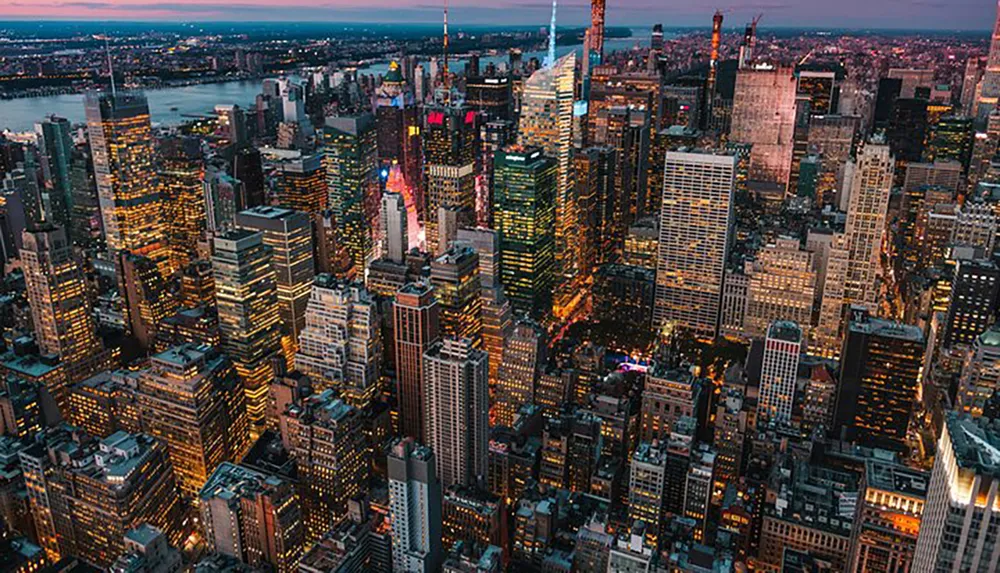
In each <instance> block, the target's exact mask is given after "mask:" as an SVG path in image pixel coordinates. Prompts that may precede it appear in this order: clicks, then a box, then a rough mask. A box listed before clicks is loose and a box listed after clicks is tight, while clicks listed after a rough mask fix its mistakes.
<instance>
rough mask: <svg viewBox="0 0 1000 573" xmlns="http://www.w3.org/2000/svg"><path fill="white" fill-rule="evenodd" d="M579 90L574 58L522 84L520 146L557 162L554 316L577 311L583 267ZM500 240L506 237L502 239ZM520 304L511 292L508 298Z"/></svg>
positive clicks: (573, 55) (570, 56)
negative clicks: (576, 119) (577, 187)
mask: <svg viewBox="0 0 1000 573" xmlns="http://www.w3.org/2000/svg"><path fill="white" fill-rule="evenodd" d="M575 86H576V52H575V51H574V52H570V53H569V54H567V55H565V56H563V57H562V58H560V59H559V60H558V61H556V62H549V65H548V67H543V68H541V69H539V70H537V71H536V72H535V73H533V74H532V75H531V77H530V78H528V79H527V80H526V81H525V82H524V93H523V94H522V96H521V115H520V123H519V125H518V134H519V141H518V142H519V143H520V144H521V145H522V146H525V147H538V148H541V150H542V153H544V154H545V155H546V156H547V157H551V158H552V159H554V160H555V164H556V181H555V196H554V198H555V248H554V254H555V267H554V274H555V276H556V280H555V282H554V283H553V285H552V290H553V297H554V298H553V311H554V312H555V314H556V316H558V317H565V316H566V315H567V314H568V313H569V312H570V311H571V310H572V309H573V308H574V306H575V304H576V302H577V297H578V287H579V285H578V284H577V282H578V280H579V276H580V263H579V260H578V257H577V252H576V245H577V241H578V234H579V220H578V218H579V213H578V210H577V205H576V198H575V195H574V193H573V188H574V184H573V172H572V167H573V166H572V145H573V93H574V89H575ZM501 235H502V233H501ZM508 294H509V295H510V296H511V298H512V299H513V300H516V298H515V296H514V294H513V293H512V292H508Z"/></svg>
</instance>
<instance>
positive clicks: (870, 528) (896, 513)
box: [852, 459, 930, 573]
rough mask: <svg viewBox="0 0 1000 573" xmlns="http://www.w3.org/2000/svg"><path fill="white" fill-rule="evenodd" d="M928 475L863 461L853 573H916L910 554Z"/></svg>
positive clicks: (923, 503)
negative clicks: (863, 481)
mask: <svg viewBox="0 0 1000 573" xmlns="http://www.w3.org/2000/svg"><path fill="white" fill-rule="evenodd" d="M929 478H930V476H929V475H928V474H927V472H924V471H920V470H917V469H913V468H908V467H906V466H903V465H899V464H895V463H892V462H888V461H883V460H878V459H871V460H866V461H865V493H864V499H863V500H859V505H861V509H860V510H859V511H858V515H857V517H855V530H856V531H857V545H856V546H855V548H854V552H853V554H854V566H853V567H852V570H853V571H871V572H872V573H889V572H890V571H900V570H906V571H915V569H912V566H913V554H914V551H915V550H916V545H917V535H918V533H919V532H920V529H921V527H920V525H921V521H922V519H921V518H922V516H923V514H924V508H925V505H926V498H927V486H928V485H929V484H928V482H929V481H930V479H929Z"/></svg>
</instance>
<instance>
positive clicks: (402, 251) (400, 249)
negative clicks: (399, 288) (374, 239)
mask: <svg viewBox="0 0 1000 573" xmlns="http://www.w3.org/2000/svg"><path fill="white" fill-rule="evenodd" d="M382 239H383V240H384V241H385V247H384V248H383V249H382V256H383V257H385V258H386V259H388V260H390V261H392V262H394V263H402V262H404V260H405V259H404V257H405V256H406V253H407V252H409V250H410V242H409V241H410V236H409V229H407V214H406V202H405V201H404V200H403V196H402V195H400V194H399V193H391V192H386V193H384V194H382Z"/></svg>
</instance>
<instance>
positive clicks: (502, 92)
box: [465, 74, 512, 121]
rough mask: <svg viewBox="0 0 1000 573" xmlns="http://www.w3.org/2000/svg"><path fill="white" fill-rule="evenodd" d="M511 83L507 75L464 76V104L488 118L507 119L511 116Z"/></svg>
mask: <svg viewBox="0 0 1000 573" xmlns="http://www.w3.org/2000/svg"><path fill="white" fill-rule="evenodd" d="M511 97H512V91H511V83H510V77H509V76H480V75H478V74H476V75H472V76H467V77H466V78H465V104H466V105H468V106H469V107H471V108H472V109H474V110H475V111H477V112H480V113H484V114H486V117H487V119H489V120H493V121H495V120H503V121H507V120H509V119H510V116H511V107H512V106H511Z"/></svg>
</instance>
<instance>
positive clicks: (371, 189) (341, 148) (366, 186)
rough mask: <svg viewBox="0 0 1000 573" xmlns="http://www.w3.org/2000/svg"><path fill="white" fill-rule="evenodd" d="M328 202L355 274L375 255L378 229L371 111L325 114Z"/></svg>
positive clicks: (375, 146)
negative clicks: (343, 114) (341, 114)
mask: <svg viewBox="0 0 1000 573" xmlns="http://www.w3.org/2000/svg"><path fill="white" fill-rule="evenodd" d="M323 140H324V146H325V147H324V148H325V150H326V152H325V153H326V155H325V156H324V163H325V164H326V181H327V186H328V188H329V204H330V209H332V210H333V214H334V217H333V219H334V221H335V222H336V225H337V243H338V245H341V246H342V248H345V249H346V250H347V253H348V258H349V260H350V262H351V264H352V265H353V273H354V275H355V276H357V277H362V276H364V272H365V268H366V267H367V265H368V263H369V262H371V261H372V259H374V258H375V254H376V253H375V251H374V248H375V247H374V242H375V241H374V239H375V237H374V236H373V231H374V230H375V229H377V228H378V213H379V184H378V137H377V133H376V130H375V118H374V117H373V116H372V115H371V114H367V113H366V114H362V115H356V116H342V117H328V118H327V120H326V126H325V127H324V128H323Z"/></svg>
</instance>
